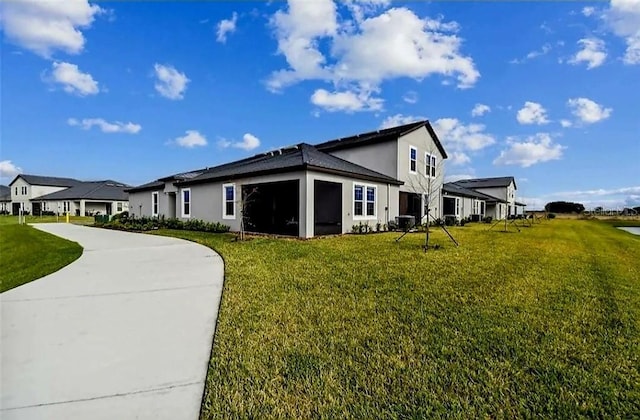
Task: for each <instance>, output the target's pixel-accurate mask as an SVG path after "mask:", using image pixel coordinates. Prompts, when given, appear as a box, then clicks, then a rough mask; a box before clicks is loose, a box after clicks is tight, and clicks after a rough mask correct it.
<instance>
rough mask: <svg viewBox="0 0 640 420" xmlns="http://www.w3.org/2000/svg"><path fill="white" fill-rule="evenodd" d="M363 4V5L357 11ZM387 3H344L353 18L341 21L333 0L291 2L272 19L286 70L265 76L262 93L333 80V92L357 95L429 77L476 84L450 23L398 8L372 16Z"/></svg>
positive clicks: (475, 75) (454, 25)
mask: <svg viewBox="0 0 640 420" xmlns="http://www.w3.org/2000/svg"><path fill="white" fill-rule="evenodd" d="M366 3H370V4H369V6H370V7H368V8H366V10H364V11H363V9H362V7H361V6H362V5H363V4H366ZM386 4H387V2H386V1H370V2H362V1H358V2H355V1H352V2H348V3H347V8H348V9H349V10H350V12H351V13H352V15H353V19H346V18H342V17H340V18H339V17H338V13H337V6H336V3H335V2H334V1H332V0H316V1H306V0H290V1H289V2H288V7H287V8H286V9H285V10H279V11H277V12H276V13H275V15H274V16H273V18H272V19H271V25H272V27H273V29H274V33H275V36H276V38H277V40H278V53H279V54H281V55H282V56H284V58H285V59H286V61H287V67H286V68H284V69H281V70H278V71H276V72H274V73H272V74H271V76H270V77H269V78H268V80H267V87H268V89H269V90H271V91H280V90H282V89H284V88H286V87H287V86H290V85H292V84H295V83H298V82H300V81H304V80H317V81H323V82H329V83H332V84H333V85H334V87H335V89H336V90H338V91H341V90H344V86H351V88H350V89H348V90H349V91H351V92H354V93H355V94H360V93H362V92H365V93H366V92H370V91H376V89H377V88H378V87H379V86H380V84H381V83H382V82H383V81H385V80H389V79H394V78H399V77H409V78H413V79H416V80H420V79H423V78H425V77H428V76H430V75H441V76H444V77H446V78H453V79H455V80H457V84H458V87H460V88H467V87H471V86H473V85H474V84H475V82H476V81H477V80H478V78H479V77H480V73H479V72H478V71H477V69H476V67H475V65H474V63H473V60H472V59H471V58H470V57H467V56H464V55H463V54H462V53H461V52H460V49H461V45H462V39H461V38H460V37H459V36H458V35H457V31H458V30H459V27H458V25H457V23H455V22H443V21H442V20H437V19H436V20H434V19H429V18H420V17H418V16H417V15H416V14H415V13H414V12H412V11H411V10H409V9H406V8H403V7H396V8H392V9H389V10H386V11H384V12H382V13H378V9H379V8H380V6H384V5H386ZM354 5H356V6H358V7H357V8H354V7H353V6H354ZM356 9H357V10H360V12H362V13H359V12H356ZM321 46H326V48H321ZM381 57H384V59H381ZM353 86H356V87H357V88H353ZM347 109H349V108H347Z"/></svg>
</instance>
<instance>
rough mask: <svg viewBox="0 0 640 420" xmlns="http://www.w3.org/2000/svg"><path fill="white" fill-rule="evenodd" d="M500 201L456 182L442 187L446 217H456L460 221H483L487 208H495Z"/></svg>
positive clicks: (444, 214)
mask: <svg viewBox="0 0 640 420" xmlns="http://www.w3.org/2000/svg"><path fill="white" fill-rule="evenodd" d="M497 201H498V199H497V198H495V197H492V196H490V195H487V194H483V193H481V192H478V191H476V190H472V189H470V188H465V187H462V186H460V185H458V184H456V183H455V182H447V183H445V184H444V185H443V186H442V205H443V216H444V217H448V216H451V217H455V218H456V219H458V220H461V219H466V218H470V219H471V220H473V221H480V220H482V219H483V218H484V217H485V215H486V212H487V206H489V208H491V207H492V206H495V205H496V203H497Z"/></svg>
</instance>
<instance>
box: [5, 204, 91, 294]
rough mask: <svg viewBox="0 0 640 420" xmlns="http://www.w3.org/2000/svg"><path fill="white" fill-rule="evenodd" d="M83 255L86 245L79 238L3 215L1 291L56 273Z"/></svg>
mask: <svg viewBox="0 0 640 420" xmlns="http://www.w3.org/2000/svg"><path fill="white" fill-rule="evenodd" d="M27 221H28V222H29V223H33V221H29V220H28V219H27ZM80 255H82V247H81V246H80V245H78V244H77V243H75V242H71V241H67V240H66V239H62V238H59V237H57V236H54V235H51V234H49V233H46V232H42V231H39V230H37V229H34V228H33V227H31V226H28V225H18V224H17V217H14V216H0V292H5V291H7V290H9V289H13V288H14V287H17V286H20V285H21V284H25V283H28V282H30V281H32V280H35V279H38V278H40V277H42V276H45V275H47V274H50V273H53V272H54V271H57V270H59V269H61V268H62V267H64V266H65V265H67V264H69V263H71V262H73V261H75V260H76V259H77V258H78V257H80Z"/></svg>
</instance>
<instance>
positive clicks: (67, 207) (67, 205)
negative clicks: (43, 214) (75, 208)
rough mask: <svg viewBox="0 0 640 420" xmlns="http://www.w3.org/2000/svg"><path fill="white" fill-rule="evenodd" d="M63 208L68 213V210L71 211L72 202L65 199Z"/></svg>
mask: <svg viewBox="0 0 640 420" xmlns="http://www.w3.org/2000/svg"><path fill="white" fill-rule="evenodd" d="M62 210H63V211H64V212H65V213H66V212H68V211H71V203H69V202H68V201H64V202H63V203H62Z"/></svg>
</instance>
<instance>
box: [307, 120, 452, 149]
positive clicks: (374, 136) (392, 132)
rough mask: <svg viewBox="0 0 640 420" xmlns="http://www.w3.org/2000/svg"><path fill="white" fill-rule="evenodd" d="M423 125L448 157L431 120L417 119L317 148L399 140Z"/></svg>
mask: <svg viewBox="0 0 640 420" xmlns="http://www.w3.org/2000/svg"><path fill="white" fill-rule="evenodd" d="M421 127H425V128H426V129H427V131H428V132H429V134H430V135H431V137H433V139H434V142H435V144H436V147H437V148H438V150H439V151H440V153H441V154H442V156H443V157H444V158H445V159H446V158H447V152H446V151H445V150H444V147H443V146H442V143H440V139H439V138H438V135H437V134H436V132H435V131H434V130H433V127H431V123H429V121H427V120H424V121H416V122H413V123H409V124H405V125H400V126H397V127H391V128H385V129H383V130H376V131H370V132H368V133H362V134H356V135H355V136H350V137H342V138H339V139H335V140H329V141H326V142H324V143H320V144H316V145H315V146H316V148H317V149H318V150H320V151H322V152H328V153H330V152H333V151H336V150H342V149H349V148H352V147H358V146H362V145H367V144H376V143H383V142H386V141H391V140H397V139H398V137H400V136H403V135H405V134H408V133H410V132H412V131H415V130H417V129H419V128H421Z"/></svg>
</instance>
